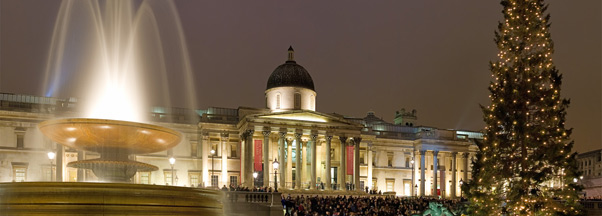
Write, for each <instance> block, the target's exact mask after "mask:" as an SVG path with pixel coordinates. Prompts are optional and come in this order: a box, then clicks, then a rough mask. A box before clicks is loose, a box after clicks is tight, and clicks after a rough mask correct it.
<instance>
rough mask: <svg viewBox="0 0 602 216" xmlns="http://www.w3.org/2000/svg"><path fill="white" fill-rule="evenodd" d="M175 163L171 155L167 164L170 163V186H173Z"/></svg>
mask: <svg viewBox="0 0 602 216" xmlns="http://www.w3.org/2000/svg"><path fill="white" fill-rule="evenodd" d="M175 163H176V159H175V158H173V157H171V158H169V164H170V165H171V186H173V179H174V175H173V174H174V172H173V165H174V164H175Z"/></svg>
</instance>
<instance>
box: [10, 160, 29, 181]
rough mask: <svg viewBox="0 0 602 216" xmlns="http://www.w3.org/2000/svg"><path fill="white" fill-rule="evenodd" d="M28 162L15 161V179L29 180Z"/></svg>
mask: <svg viewBox="0 0 602 216" xmlns="http://www.w3.org/2000/svg"><path fill="white" fill-rule="evenodd" d="M27 165H28V164H27V163H13V181H16V182H24V181H27Z"/></svg>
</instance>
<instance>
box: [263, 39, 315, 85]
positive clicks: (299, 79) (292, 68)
mask: <svg viewBox="0 0 602 216" xmlns="http://www.w3.org/2000/svg"><path fill="white" fill-rule="evenodd" d="M294 52H295V51H294V50H293V48H292V47H289V48H288V60H287V61H286V62H285V63H284V64H281V65H280V66H278V67H277V68H276V69H275V70H274V72H272V75H270V78H269V79H268V85H267V88H266V90H267V89H271V88H276V87H285V86H290V87H302V88H307V89H311V90H313V91H315V89H314V81H313V80H312V79H311V76H310V75H309V73H308V72H307V70H305V68H303V66H301V65H298V64H297V62H295V60H294Z"/></svg>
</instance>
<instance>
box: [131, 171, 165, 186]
mask: <svg viewBox="0 0 602 216" xmlns="http://www.w3.org/2000/svg"><path fill="white" fill-rule="evenodd" d="M138 174H139V175H140V182H139V183H140V184H150V179H151V178H150V175H151V174H150V172H138ZM170 174H171V173H170Z"/></svg>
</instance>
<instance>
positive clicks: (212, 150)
mask: <svg viewBox="0 0 602 216" xmlns="http://www.w3.org/2000/svg"><path fill="white" fill-rule="evenodd" d="M209 153H211V178H209V179H211V187H215V185H213V158H214V157H215V150H214V149H211V151H210V152H209Z"/></svg>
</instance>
